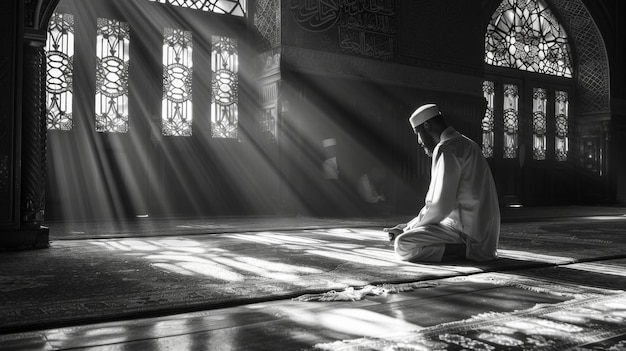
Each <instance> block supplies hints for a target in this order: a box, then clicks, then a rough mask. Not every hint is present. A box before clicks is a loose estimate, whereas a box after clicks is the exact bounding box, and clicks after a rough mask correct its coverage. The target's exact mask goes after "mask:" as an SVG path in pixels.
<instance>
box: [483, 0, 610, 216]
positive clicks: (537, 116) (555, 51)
mask: <svg viewBox="0 0 626 351" xmlns="http://www.w3.org/2000/svg"><path fill="white" fill-rule="evenodd" d="M574 3H575V4H573V3H572V2H570V3H569V4H568V6H567V7H562V5H563V4H562V2H560V1H514V0H504V1H498V2H497V4H496V3H495V2H494V3H493V5H494V6H493V7H492V10H493V12H492V14H491V17H490V19H489V22H488V25H487V26H486V35H485V63H486V66H485V67H486V68H485V72H486V76H485V83H484V89H483V90H484V96H485V98H486V100H487V103H488V110H487V114H486V116H485V119H484V120H483V125H482V131H483V145H484V146H483V148H484V150H485V156H486V157H487V158H488V159H489V162H490V163H491V164H492V167H493V168H494V176H495V177H496V183H497V184H498V188H499V193H500V197H501V203H502V204H503V205H505V206H521V205H551V204H576V203H589V202H594V201H598V200H599V199H598V198H597V194H598V193H602V191H599V188H601V187H604V186H605V183H606V167H607V165H606V161H605V159H603V158H602V157H596V156H594V157H595V158H594V157H589V156H590V155H602V154H603V153H605V152H606V150H607V149H608V145H602V144H601V143H594V144H593V145H592V147H591V148H590V146H589V145H588V144H589V140H590V137H591V138H592V139H594V140H596V138H597V137H600V136H598V135H595V136H590V135H589V133H588V130H595V131H596V132H597V128H589V125H590V124H589V119H588V118H587V117H586V116H588V115H594V116H595V117H594V118H597V116H598V115H599V114H603V115H604V116H603V117H602V118H601V119H602V120H608V119H610V114H609V113H608V111H609V108H608V86H607V84H608V83H607V82H606V81H603V80H601V79H598V78H597V77H598V75H600V76H603V75H606V76H608V61H607V56H606V50H604V47H603V45H602V44H601V43H602V40H601V37H600V36H599V31H598V29H597V27H596V26H595V24H594V23H593V21H592V20H591V17H590V15H589V13H588V12H587V10H586V8H585V7H584V5H583V4H582V2H580V1H575V2H574ZM573 19H576V20H573ZM565 24H567V26H566V25H565ZM591 37H593V38H594V39H595V41H590V40H589V39H590V38H591ZM591 42H592V43H594V44H590V43H591ZM598 45H599V46H600V47H599V48H598V47H594V48H593V49H592V48H590V46H598ZM590 61H593V62H596V63H598V62H602V64H600V65H599V66H597V67H595V68H594V69H590V67H589V65H588V62H590ZM597 123H598V120H597V119H596V120H595V121H594V122H591V124H597ZM599 123H600V124H601V123H602V122H601V121H600V122H599Z"/></svg>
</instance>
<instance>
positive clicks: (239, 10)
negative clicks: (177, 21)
mask: <svg viewBox="0 0 626 351" xmlns="http://www.w3.org/2000/svg"><path fill="white" fill-rule="evenodd" d="M150 1H152V2H158V3H161V4H168V5H173V6H181V7H186V8H190V9H195V10H202V11H208V12H213V13H220V14H225V15H233V16H238V17H245V16H246V10H245V9H246V0H150Z"/></svg>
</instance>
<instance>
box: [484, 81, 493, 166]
mask: <svg viewBox="0 0 626 351" xmlns="http://www.w3.org/2000/svg"><path fill="white" fill-rule="evenodd" d="M483 96H484V97H485V101H486V102H487V109H486V110H485V116H484V117H483V120H482V123H481V128H482V131H483V156H485V158H489V157H493V143H494V134H493V127H494V116H493V108H494V105H493V101H494V96H495V89H494V83H493V82H491V81H484V82H483Z"/></svg>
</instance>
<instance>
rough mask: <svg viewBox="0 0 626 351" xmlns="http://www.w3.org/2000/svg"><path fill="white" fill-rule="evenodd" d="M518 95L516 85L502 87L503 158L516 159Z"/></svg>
mask: <svg viewBox="0 0 626 351" xmlns="http://www.w3.org/2000/svg"><path fill="white" fill-rule="evenodd" d="M518 103H519V94H518V89H517V86H516V85H513V84H505V85H504V106H503V118H504V158H517V148H518V145H517V136H518V135H517V134H518V129H519V105H518Z"/></svg>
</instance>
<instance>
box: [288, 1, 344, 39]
mask: <svg viewBox="0 0 626 351" xmlns="http://www.w3.org/2000/svg"><path fill="white" fill-rule="evenodd" d="M289 7H290V9H291V14H292V15H293V17H294V19H295V21H296V23H298V25H300V26H301V27H302V28H304V29H306V30H309V31H312V32H323V31H326V30H329V29H330V28H332V27H333V26H334V25H335V24H336V23H337V21H338V20H339V10H340V6H339V0H291V1H290V2H289Z"/></svg>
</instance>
